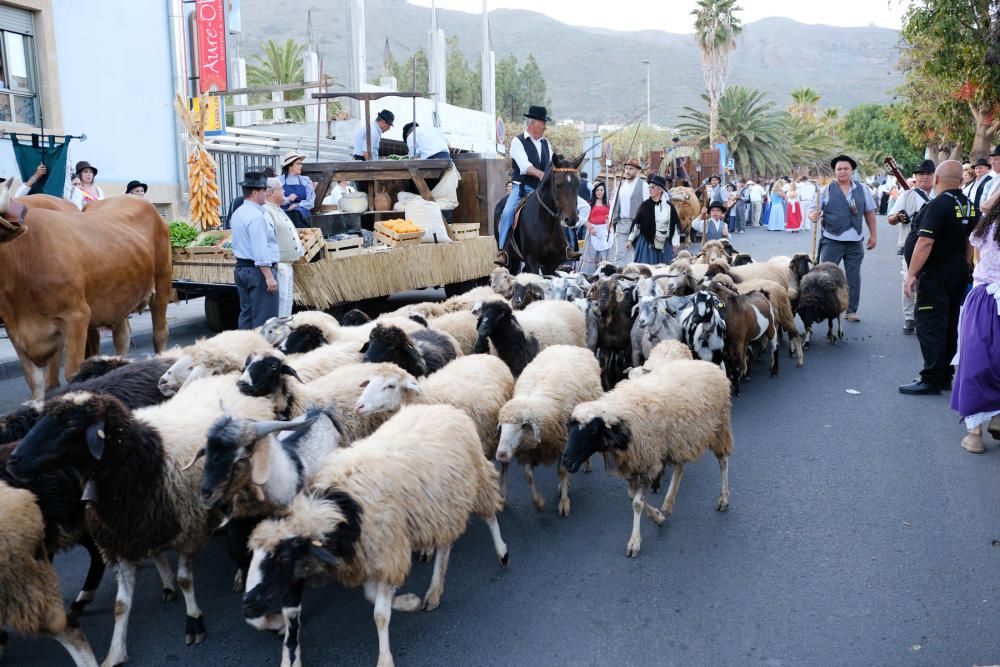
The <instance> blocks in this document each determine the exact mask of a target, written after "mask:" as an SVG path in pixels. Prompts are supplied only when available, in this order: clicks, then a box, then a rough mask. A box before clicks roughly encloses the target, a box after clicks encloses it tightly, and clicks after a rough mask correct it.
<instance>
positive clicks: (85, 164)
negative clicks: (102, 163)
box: [73, 160, 97, 178]
mask: <svg viewBox="0 0 1000 667" xmlns="http://www.w3.org/2000/svg"><path fill="white" fill-rule="evenodd" d="M84 169H92V170H93V171H94V178H97V167H95V166H94V165H92V164H90V163H89V162H87V161H86V160H80V161H79V162H77V163H76V169H74V170H73V173H74V174H79V173H80V172H81V171H83V170H84Z"/></svg>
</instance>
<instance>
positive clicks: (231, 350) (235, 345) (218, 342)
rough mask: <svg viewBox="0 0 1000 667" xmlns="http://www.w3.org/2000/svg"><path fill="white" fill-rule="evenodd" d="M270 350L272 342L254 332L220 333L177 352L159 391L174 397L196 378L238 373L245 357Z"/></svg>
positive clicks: (162, 379) (161, 381)
mask: <svg viewBox="0 0 1000 667" xmlns="http://www.w3.org/2000/svg"><path fill="white" fill-rule="evenodd" d="M270 349H273V346H272V345H271V343H268V342H267V339H266V338H264V337H263V336H262V335H260V333H259V332H257V331H243V330H237V331H223V332H222V333H220V334H217V335H215V336H212V337H211V338H203V339H201V340H199V341H198V342H197V343H195V344H194V345H189V346H188V347H185V348H183V349H182V350H180V352H179V353H177V360H176V361H175V362H174V363H173V365H172V366H171V367H170V368H168V369H167V371H166V372H165V373H164V374H163V377H162V378H160V391H161V392H163V395H164V396H173V395H174V394H176V393H177V392H178V390H180V388H181V387H184V386H185V385H187V384H188V383H189V382H192V381H194V380H197V379H198V378H201V377H209V376H212V375H223V374H225V373H233V372H236V371H240V370H242V369H243V364H244V361H245V360H246V358H247V357H248V356H250V355H251V354H254V353H256V352H265V351H267V350H270Z"/></svg>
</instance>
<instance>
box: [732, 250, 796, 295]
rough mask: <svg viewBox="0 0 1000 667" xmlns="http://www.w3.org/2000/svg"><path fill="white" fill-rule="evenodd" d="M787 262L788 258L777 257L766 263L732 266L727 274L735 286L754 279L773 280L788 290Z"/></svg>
mask: <svg viewBox="0 0 1000 667" xmlns="http://www.w3.org/2000/svg"><path fill="white" fill-rule="evenodd" d="M789 262H790V259H789V258H788V257H785V256H784V255H779V256H777V257H772V258H771V259H769V260H767V261H766V262H753V263H752V264H744V265H743V266H734V267H732V268H731V269H730V271H729V274H730V275H731V276H732V277H733V280H734V281H735V282H736V283H737V284H739V283H742V282H746V281H747V280H753V279H754V278H763V279H764V280H773V281H774V282H776V283H778V284H779V285H781V286H782V287H784V288H785V289H788V287H789V275H788V274H789V271H788V264H789Z"/></svg>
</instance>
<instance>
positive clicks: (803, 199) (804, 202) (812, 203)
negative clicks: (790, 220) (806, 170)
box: [795, 176, 816, 231]
mask: <svg viewBox="0 0 1000 667" xmlns="http://www.w3.org/2000/svg"><path fill="white" fill-rule="evenodd" d="M795 189H796V191H797V192H798V195H799V207H800V208H801V209H802V228H803V229H805V230H806V231H809V230H810V229H812V223H811V222H809V213H810V211H812V210H813V209H814V208H816V184H815V183H813V182H812V181H810V180H809V179H808V178H806V177H805V176H800V177H799V182H798V184H796V186H795Z"/></svg>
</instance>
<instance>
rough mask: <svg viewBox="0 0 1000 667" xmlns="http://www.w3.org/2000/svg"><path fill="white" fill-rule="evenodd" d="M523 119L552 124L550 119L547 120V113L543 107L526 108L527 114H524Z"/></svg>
mask: <svg viewBox="0 0 1000 667" xmlns="http://www.w3.org/2000/svg"><path fill="white" fill-rule="evenodd" d="M524 117H525V118H531V119H533V120H540V121H544V122H546V123H551V122H552V119H551V118H549V112H548V110H547V109H546V108H545V107H538V106H530V107H528V113H526V114H524Z"/></svg>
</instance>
